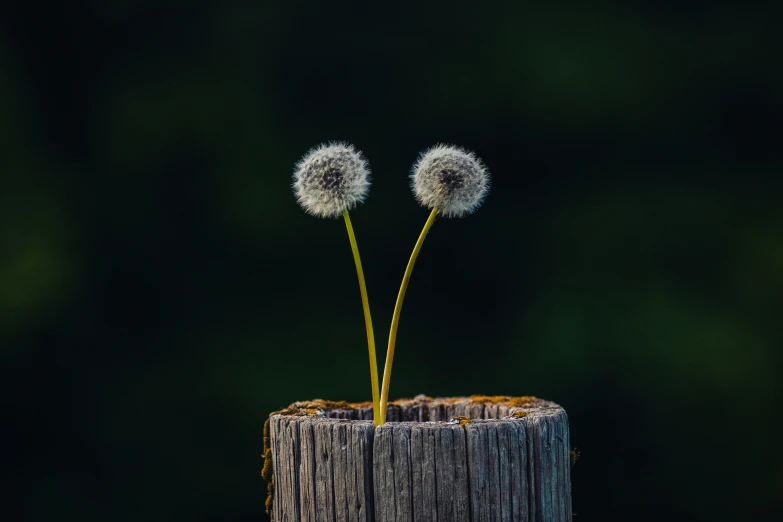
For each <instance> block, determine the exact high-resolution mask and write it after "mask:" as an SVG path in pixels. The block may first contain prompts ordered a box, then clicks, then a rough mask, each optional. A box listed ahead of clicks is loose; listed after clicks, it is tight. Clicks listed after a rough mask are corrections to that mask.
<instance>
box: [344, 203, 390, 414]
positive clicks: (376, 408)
mask: <svg viewBox="0 0 783 522" xmlns="http://www.w3.org/2000/svg"><path fill="white" fill-rule="evenodd" d="M343 217H344V218H345V228H347V229H348V239H349V240H350V241H351V250H352V251H353V261H354V263H356V275H357V276H359V291H360V292H361V293H362V308H364V325H365V329H366V330H367V348H368V349H369V351H370V381H371V384H372V418H373V422H374V423H375V425H376V426H378V425H379V424H381V414H380V402H379V399H378V361H377V359H376V358H375V334H374V333H373V331H372V317H371V316H370V300H369V299H368V298H367V285H366V284H365V283H364V270H362V258H361V257H359V246H358V245H357V244H356V236H355V235H354V233H353V225H351V218H350V217H348V211H343Z"/></svg>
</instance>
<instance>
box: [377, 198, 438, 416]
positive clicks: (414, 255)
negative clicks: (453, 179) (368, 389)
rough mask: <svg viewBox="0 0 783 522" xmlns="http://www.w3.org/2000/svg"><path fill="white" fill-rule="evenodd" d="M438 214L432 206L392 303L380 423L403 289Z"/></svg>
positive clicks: (386, 402) (387, 400) (383, 413)
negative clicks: (395, 301) (395, 299)
mask: <svg viewBox="0 0 783 522" xmlns="http://www.w3.org/2000/svg"><path fill="white" fill-rule="evenodd" d="M437 215H438V209H437V208H433V209H432V212H431V213H430V217H429V218H427V222H426V223H424V228H423V229H422V231H421V234H419V239H418V241H416V246H414V247H413V253H412V254H411V258H410V259H409V260H408V266H407V267H406V268H405V275H403V276H402V284H401V285H400V292H399V293H398V294H397V303H396V304H395V305H394V315H392V324H391V330H390V331H389V347H388V348H387V349H386V365H385V366H384V367H383V388H382V389H381V424H384V423H385V422H386V405H387V404H388V402H389V383H390V382H391V371H392V361H393V360H394V345H395V343H396V342H397V327H398V326H399V324H400V313H401V312H402V301H403V299H405V291H406V290H407V289H408V281H410V280H411V273H412V272H413V265H414V264H416V258H417V257H419V251H420V250H421V245H422V244H423V243H424V238H425V237H427V232H429V230H430V227H432V224H433V223H434V222H435V216H437Z"/></svg>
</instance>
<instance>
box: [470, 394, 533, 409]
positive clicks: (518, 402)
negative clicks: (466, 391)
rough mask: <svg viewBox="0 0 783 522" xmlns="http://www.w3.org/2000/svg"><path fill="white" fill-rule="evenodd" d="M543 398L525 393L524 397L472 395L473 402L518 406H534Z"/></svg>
mask: <svg viewBox="0 0 783 522" xmlns="http://www.w3.org/2000/svg"><path fill="white" fill-rule="evenodd" d="M540 400H541V399H539V398H537V397H532V396H530V395H523V396H522V397H509V396H507V395H471V396H470V402H471V404H500V405H503V406H511V407H516V408H522V407H524V406H532V405H533V404H535V403H536V402H539V401H540Z"/></svg>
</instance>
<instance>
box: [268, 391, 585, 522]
mask: <svg viewBox="0 0 783 522" xmlns="http://www.w3.org/2000/svg"><path fill="white" fill-rule="evenodd" d="M264 445H265V451H264V457H265V462H264V470H263V472H262V474H263V475H264V478H265V479H266V480H267V481H268V482H269V498H268V499H267V512H268V513H269V514H270V516H271V517H272V521H273V522H299V521H313V522H314V521H318V522H321V521H327V522H354V521H361V522H372V521H375V522H401V521H403V522H429V521H432V522H435V521H437V522H484V521H487V522H489V521H499V522H507V521H508V522H522V521H525V522H528V521H529V522H549V521H551V522H563V521H571V479H570V446H569V436H568V419H567V416H566V413H565V410H563V408H561V407H560V406H558V405H557V404H554V403H552V402H548V401H543V400H540V399H536V398H534V397H487V396H473V397H469V398H465V397H458V398H450V399H431V398H429V397H425V396H422V395H420V396H418V397H416V398H415V399H411V400H400V401H396V402H394V403H390V404H389V409H388V415H387V423H386V424H384V425H382V426H379V427H377V428H374V427H373V425H372V405H371V404H369V403H361V404H348V403H345V402H330V401H322V400H316V401H311V402H298V403H294V404H293V405H291V406H290V407H288V408H286V409H285V410H283V411H280V412H276V413H273V414H271V415H270V416H269V420H268V421H267V424H266V425H265V429H264Z"/></svg>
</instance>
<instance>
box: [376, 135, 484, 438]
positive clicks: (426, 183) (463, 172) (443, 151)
mask: <svg viewBox="0 0 783 522" xmlns="http://www.w3.org/2000/svg"><path fill="white" fill-rule="evenodd" d="M410 177H411V188H412V189H413V194H414V195H415V196H416V200H417V201H418V202H419V204H421V205H422V206H424V207H427V208H429V209H431V212H430V215H429V218H427V222H426V223H425V224H424V228H423V229H422V231H421V234H420V235H419V239H418V240H417V241H416V245H415V246H414V247H413V253H412V254H411V257H410V259H409V260H408V266H407V267H406V268H405V274H404V275H403V277H402V284H401V285H400V291H399V293H398V294H397V303H396V304H395V305H394V314H393V315H392V324H391V330H390V331H389V345H388V348H387V349H386V364H385V366H384V369H383V386H382V388H381V399H380V411H381V420H380V422H381V424H383V423H385V422H386V405H387V404H388V400H389V386H390V382H391V370H392V362H393V360H394V347H395V343H396V341H397V329H398V327H399V324H400V313H401V311H402V302H403V300H404V299H405V292H406V290H407V289H408V282H409V281H410V278H411V273H412V272H413V265H414V264H415V263H416V258H417V257H418V256H419V252H420V251H421V246H422V244H423V243H424V238H425V237H427V232H429V230H430V228H431V227H432V224H433V223H434V222H435V218H436V216H437V215H438V214H441V215H442V216H444V217H463V216H465V215H468V214H470V213H472V212H473V211H475V210H476V209H477V208H478V207H479V206H481V203H482V202H483V201H484V198H485V197H486V195H487V192H488V191H489V184H490V182H489V172H488V170H487V168H486V167H485V166H484V164H483V163H482V161H481V160H480V159H479V158H478V157H477V156H476V155H475V154H473V153H472V152H470V151H467V150H465V149H463V148H461V147H456V146H452V145H435V146H434V147H432V148H430V149H428V150H426V151H425V152H423V153H422V154H421V155H419V158H418V160H417V161H416V163H415V164H414V165H413V169H412V172H411V176H410Z"/></svg>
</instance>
